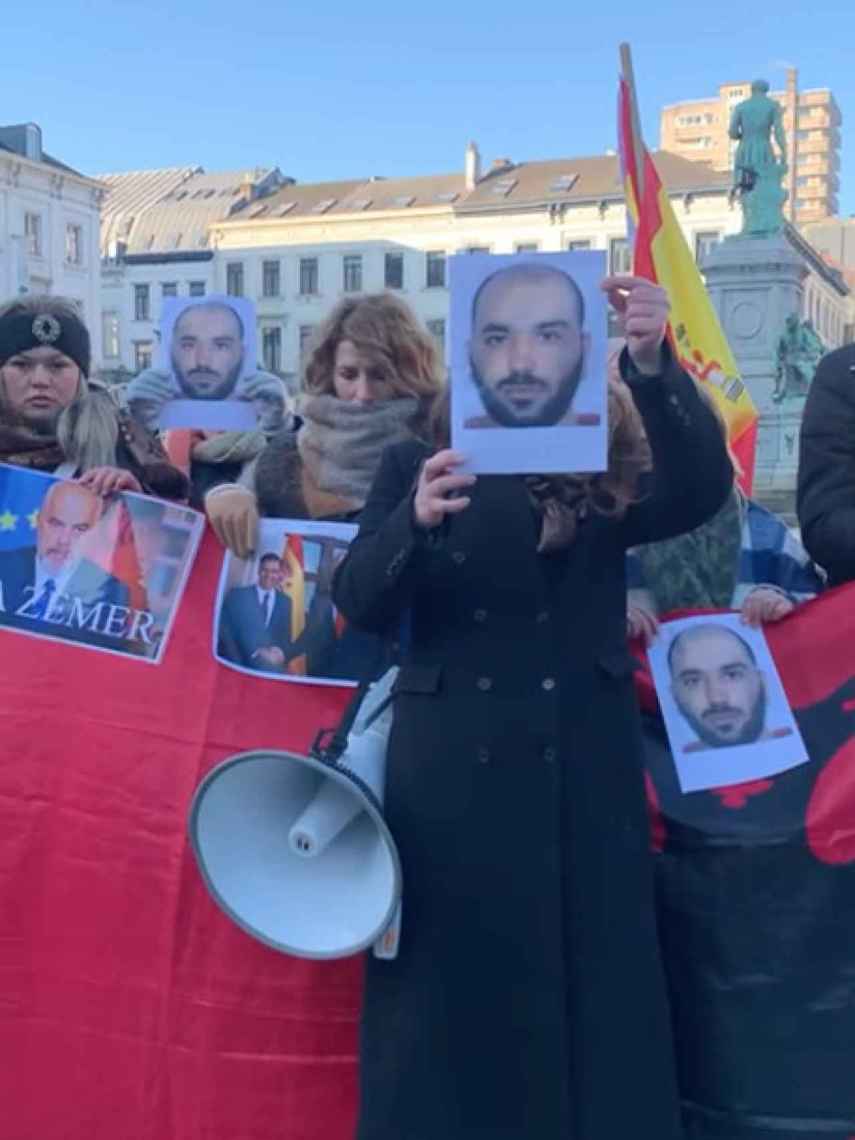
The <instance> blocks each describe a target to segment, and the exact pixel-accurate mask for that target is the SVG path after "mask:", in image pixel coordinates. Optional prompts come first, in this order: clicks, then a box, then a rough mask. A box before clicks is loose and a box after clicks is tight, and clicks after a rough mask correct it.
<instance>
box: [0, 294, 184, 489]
mask: <svg viewBox="0 0 855 1140" xmlns="http://www.w3.org/2000/svg"><path fill="white" fill-rule="evenodd" d="M90 363H91V350H90V342H89V332H88V330H87V328H86V326H85V324H84V323H83V321H82V320H81V318H80V315H79V313H78V312H77V309H76V308H75V306H74V305H73V303H72V302H70V301H67V300H64V299H63V298H61V297H47V296H36V295H34V296H28V297H23V298H18V299H16V300H14V301H10V302H9V303H8V304H6V305H4V306H3V307H2V308H0V462H3V463H11V464H15V465H16V466H18V467H29V468H32V469H33V470H37V471H46V472H56V473H58V474H61V475H64V476H66V477H68V478H74V477H77V478H79V479H80V481H81V482H82V483H84V484H86V485H87V486H89V487H91V488H92V489H93V490H94V491H96V492H97V493H98V494H100V495H107V494H110V493H112V492H115V491H136V492H141V493H143V494H151V495H156V496H158V497H161V498H168V499H184V498H186V495H187V481H186V479H185V478H184V476H183V475H182V474H181V472H180V471H178V470H177V469H176V468H175V467H173V466H171V464H170V463H169V461H168V460H167V457H166V454H165V452H164V451H163V448H162V447H161V445H160V443H159V441H158V439H157V437H156V436H155V435H153V434H152V433H150V432H148V431H146V430H145V428H144V427H142V426H141V425H140V424H138V423H137V422H136V421H135V420H133V419H132V417H131V416H130V415H129V414H128V413H127V412H124V411H122V410H121V409H120V408H119V407H118V405H117V404H116V402H115V401H114V400H113V398H112V396H111V395H110V392H109V391H108V390H107V388H105V387H104V386H103V385H101V384H100V383H98V382H97V381H94V380H91V379H90V378H89V367H90Z"/></svg>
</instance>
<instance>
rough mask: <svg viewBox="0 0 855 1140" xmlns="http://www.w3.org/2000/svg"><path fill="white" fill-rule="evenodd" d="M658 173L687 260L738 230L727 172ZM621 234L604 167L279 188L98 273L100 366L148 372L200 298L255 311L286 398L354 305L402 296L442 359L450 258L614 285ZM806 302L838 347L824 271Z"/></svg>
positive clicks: (834, 303) (662, 161) (173, 221)
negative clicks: (360, 299) (578, 255)
mask: <svg viewBox="0 0 855 1140" xmlns="http://www.w3.org/2000/svg"><path fill="white" fill-rule="evenodd" d="M656 162H657V166H658V169H659V171H660V174H661V176H662V178H663V180H664V182H665V185H666V187H667V189H668V192H669V195H670V197H671V201H672V203H673V206H674V211H675V214H676V216H677V218H678V221H679V223H680V225H681V227H682V229H683V232H684V233H685V235H686V238H687V241H688V242H689V245H690V247H691V248H692V249H693V250H694V252H695V256H696V258H698V259H699V260H700V259H702V258H703V256H704V255H705V253H706V252H707V251H708V250H709V249H710V248H711V247H712V245H714V243H716V242H717V241H720V240H721V239H722V238H723V237H726V236H728V235H729V234H733V233H736V232H737V231H738V230H739V229H740V227H741V214H740V210H739V207H738V206H734V205H733V204H732V203H731V202H730V200H729V194H728V189H729V179H728V177H727V175H726V174H723V173H721V172H715V171H713V170H712V169H711V168H710V167H708V166H706V165H705V164H702V163H696V162H690V161H688V160H685V159H682V158H680V157H678V156H674V155H668V154H659V155H657V156H656ZM202 177H204V178H207V179H214V178H217V179H219V178H221V177H225V176H220V175H205V176H202V175H198V174H197V175H194V176H193V178H192V179H191V180H190V181H189V182H187V183H186V184H185V183H182V184H181V185H182V188H183V189H185V190H191V191H192V192H193V193H195V190H192V188H193V187H197V188H198V186H199V185H201V183H199V182H198V180H199V179H201V178H202ZM226 180H227V179H226ZM180 192H181V191H179V193H180ZM175 193H176V192H175V190H174V189H173V190H170V191H169V193H168V194H167V196H166V197H165V198H164V199H163V200H162V201H161V202H160V203H159V206H158V209H159V210H161V211H162V218H161V228H160V231H159V232H161V233H163V234H174V233H175V232H177V229H178V225H179V223H178V221H177V208H178V205H179V204H178V203H177V202H176V201H175ZM149 223H150V218H149V220H148V221H145V222H144V223H143V224H142V233H143V234H144V235H145V237H144V239H143V244H148V243H149V242H150V241H151V234H152V232H153V231H152V228H151V225H150V224H149ZM626 224H627V219H626V209H625V205H624V199H623V187H622V183H621V178H620V172H619V168H618V161H617V158H616V157H615V156H613V155H603V156H595V157H587V158H567V159H550V160H546V161H542V162H528V163H516V164H515V163H512V162H510V161H507V160H499V161H497V162H494V163H493V164H492V166H490V167H489V168H488V169H487V170H482V168H481V161H480V156H479V154H478V150H477V147H475V146H474V145H471V144H470V146H469V147H468V148H467V151H466V155H465V161H464V167H463V170H461V171H460V172H459V173H455V174H445V175H426V176H424V177H417V178H400V179H399V178H386V179H373V180H369V181H367V182H366V181H362V180H343V181H340V182H326V183H297V182H294V181H293V180H291V179H287V180H282V182H281V184H280V185H278V186H276V187H275V188H273V189H272V190H270V191H269V192H263V191H262V192H258V191H256V192H255V193H254V194H252V195H248V194H247V195H243V196H238V197H237V198H236V201H235V203H234V204H233V205H232V207H230V208H229V210H228V211H226V212H224V213H223V215H222V216H221V217H219V218H218V219H213V220H210V221H209V222H208V224H207V231H206V232H207V238H208V240H207V245H206V246H205V248H204V249H202V248H194V249H181V250H175V249H171V250H170V249H167V248H161V249H160V250H158V249H157V248H156V246H157V244H158V242H160V244H161V246H164V245H166V244H167V243H166V242H165V241H164V240H163V239H159V238H157V236H156V234H155V241H154V244H153V245H152V246H151V247H150V248H147V249H142V250H139V249H135V250H134V251H133V252H122V253H121V256H117V257H113V258H106V259H105V262H104V270H103V274H104V289H103V295H104V309H105V322H107V321H109V323H110V331H111V335H112V334H113V333H115V340H113V341H111V342H110V343H109V344H108V348H110V350H111V351H112V350H115V352H117V353H118V356H113V357H111V358H110V360H105V364H107V365H109V367H111V368H115V367H117V365H120V366H121V369H122V370H123V371H124V372H135V371H138V370H139V369H140V368H142V367H145V366H146V365H147V363H148V361H149V360H150V359H152V356H153V354H154V352H155V349H156V343H157V322H158V319H159V309H160V304H161V299H162V297H163V296H173V295H179V296H192V295H197V296H200V295H203V293H206V292H207V293H210V292H216V293H230V294H233V295H238V296H244V297H247V298H249V299H251V300H252V301H254V302H255V305H256V313H257V321H258V346H259V364H260V366H262V367H264V368H266V369H268V370H269V371H273V372H277V373H279V374H280V375H283V376H284V377H286V378H289V379H290V380H291V381H292V382H293V384H294V385H295V386H296V384H297V383H298V380H299V376H300V374H301V372H302V365H303V362H304V360H305V357H306V352H307V349H308V347H309V346H310V344H311V343H312V338H313V336H314V334H315V332H316V330H317V328H318V326H319V324H320V323H321V321H322V320H323V319H324V317H325V316H326V315H327V314H328V313H329V312H330V310H331V309H332V307H333V306H334V305H335V304H336V302H338V301H339V300H340V299H341V298H343V297H346V296H348V295H351V294H353V295H358V294H360V293H376V292H380V291H383V290H389V291H391V292H393V293H396V294H397V295H399V296H401V297H402V298H403V299H404V300H406V301H407V303H408V304H409V305H410V306H411V307H412V308H413V309H414V311H415V312H416V314H417V315H418V316H419V317H420V318H421V320H422V321H423V322H424V323H425V324H426V326H427V328H428V329H429V330H430V331H431V332H432V334H433V335H434V336H435V337H436V339H437V342H438V343H439V345H440V346H441V347H442V348H443V349H444V347H445V342H446V339H447V330H448V300H449V293H448V258H449V257H450V256H451V255H453V254H457V253H467V252H470V253H471V252H482V251H484V252H490V253H515V252H522V253H524V252H533V251H557V250H564V249H580V250H581V249H593V250H602V251H603V252H604V254H605V259H604V260H605V262H606V267H607V269H608V270H609V271H610V272H617V273H620V272H629V271H630V269H631V262H632V258H631V252H630V248H629V244H628V241H627V230H626ZM184 228H185V229H186V225H185V226H184ZM194 240H195V241H196V242H197V244H198V242H199V241H201V237H197V238H195V239H194ZM829 272H830V271H829ZM844 292H845V290H844ZM815 296H816V298H817V299H816V300H814V297H815ZM808 297H810V304H811V305H812V306H814V307H816V308H817V311H818V312H819V313H821V314H822V318H823V319H825V320H827V322H828V325H829V343H842V338H843V336H844V332H845V326H846V324H847V317H846V315H845V308H846V298H845V297H844V296H842V295H841V294H840V293H839V292H838V291H837V290H836V289H835V288H834V287H833V285H832V284H830V282H829V281H826V280H825V279H824V266H823V265H822V263H821V261H819V259H816V262H815V264H814V265H813V267H812V268H811V271H810V277H809V289H808V291H807V292H806V303H805V304H806V314H805V315H807V306H808V300H807V298H808ZM826 311H827V316H826ZM114 361H115V362H117V363H114Z"/></svg>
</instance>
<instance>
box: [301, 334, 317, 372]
mask: <svg viewBox="0 0 855 1140" xmlns="http://www.w3.org/2000/svg"><path fill="white" fill-rule="evenodd" d="M314 335H315V326H314V325H300V333H299V336H300V363H301V364H303V363H304V361H305V359H306V356H307V354H308V352H309V346H310V345H311V343H312V337H313V336H314Z"/></svg>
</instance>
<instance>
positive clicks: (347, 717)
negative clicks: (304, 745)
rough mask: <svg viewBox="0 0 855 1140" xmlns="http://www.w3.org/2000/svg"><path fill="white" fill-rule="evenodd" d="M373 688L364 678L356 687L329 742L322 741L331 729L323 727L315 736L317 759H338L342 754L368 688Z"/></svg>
mask: <svg viewBox="0 0 855 1140" xmlns="http://www.w3.org/2000/svg"><path fill="white" fill-rule="evenodd" d="M370 688H371V682H370V681H368V680H362V681H360V682H359V684H358V685H357V687H356V691H355V692H354V694H353V696H352V697H351V699H350V701H349V703H348V705H347V708H346V709H345V710H344V714H343V715H342V718H341V720H340V721H339V722H338V724H337V725H336V728H335V730H334V732H333V735H332V736H331V737H330V740H329V743H328V744H327V745H324V744H323V743H322V741H323V739H324V737H325V736H326V735H327V733H328V732H329V731H330V730H329V729H328V728H327V729H322V730H321V731H320V732H319V733H318V735H317V736H316V737H315V740H314V743H313V744H312V755H313V756H314V757H315V759H316V760H326V761H333V762H334V761H336V760H338V758H339V756H341V755H342V753H343V752H344V750H345V748H347V738H348V737H349V736H350V730H351V729H352V728H353V725H354V722H355V720H356V718H357V716H358V715H359V710H360V708H361V707H362V702H363V701H364V700H365V698H366V696H367V695H368V690H369V689H370Z"/></svg>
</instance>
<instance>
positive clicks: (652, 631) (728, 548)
mask: <svg viewBox="0 0 855 1140" xmlns="http://www.w3.org/2000/svg"><path fill="white" fill-rule="evenodd" d="M701 393H702V395H704V398H705V400H707V402H708V403H709V404H710V407H711V408H712V409H713V411H714V412H715V415H716V419H717V420H718V423H719V427H720V430H721V433H722V437H723V438H725V439H726V437H727V428H726V426H725V424H724V422H723V421H722V420H721V418H720V416H719V413H718V410H717V409H716V408H715V405H714V404H713V403H712V401H711V400H709V398H708V397H707V396H706V394H705V393H703V389H701ZM626 578H627V632H628V635H629V636H630V637H633V638H634V637H640V638H642V639H643V640H644V642H645V643H646V644H647V645H650V644H651V642H652V641H653V639H654V638H655V637H656V635H657V633H658V631H659V618H660V616H661V615H663V614H667V613H669V612H671V611H672V610H684V609H685V610H695V609H697V610H703V609H714V610H738V611H739V612H740V613H741V615H742V620H743V621H744V622H745V623H746V624H747V625H753V626H759V625H763V624H764V623H766V622H775V621H780V620H781V618H784V617H786V616H787V614H789V613H791V612H792V611H793V610H794V609H795V607H796V606H797V605H800V604H801V603H802V602H807V601H810V599H811V598H813V597H815V596H816V595H817V594H818V593H819V592H820V591H821V590H822V589H823V585H824V584H823V581H822V578H821V577H820V575H819V572H818V571H817V569H816V567H815V566H814V564H813V562H812V561H811V559H810V556H809V555H808V553H807V551H806V550H805V548H804V547H803V546H802V544H801V542H800V541H799V540H798V539H797V538H796V536H795V535H794V534H793V533H792V532H791V531H790V530H789V528H788V527H787V526H786V525H785V524H784V523H783V522H782V521H781V519H779V518H778V517H777V515H774V514H772V512H771V511H767V510H766V508H765V507H761V506H760V504H759V503H755V502H754V501H753V500H752V499H749V498H748V497H747V496H746V495H744V494H743V492H742V491H741V490H740V489H739V487H738V485H737V484H736V482H735V481H734V484H733V487H732V489H731V493H730V495H729V496H728V497H727V499H726V500H725V502H724V505H723V506H722V507H721V509H720V510H719V511H717V512H716V514H715V515H713V517H712V518H711V519H709V520H708V521H707V522H705V523H703V524H702V525H701V526H699V527H696V528H695V530H692V531H690V532H689V533H688V534H681V535H678V536H677V537H676V538H669V539H665V540H664V541H663V542H653V543H649V544H647V545H644V546H637V547H636V548H635V549H633V550H630V551H629V553H628V554H627V560H626Z"/></svg>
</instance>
